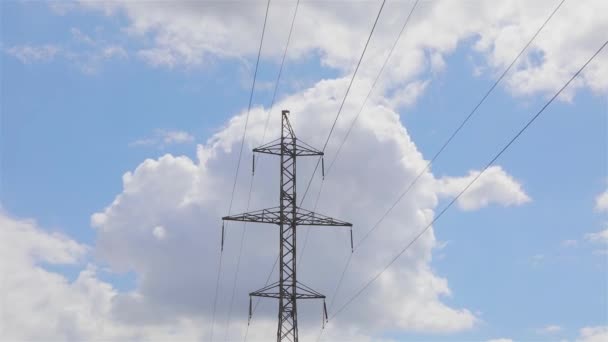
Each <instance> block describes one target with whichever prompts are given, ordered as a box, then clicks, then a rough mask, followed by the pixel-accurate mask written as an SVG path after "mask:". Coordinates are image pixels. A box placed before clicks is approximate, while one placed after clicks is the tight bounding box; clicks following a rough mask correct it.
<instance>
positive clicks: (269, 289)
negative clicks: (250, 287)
mask: <svg viewBox="0 0 608 342" xmlns="http://www.w3.org/2000/svg"><path fill="white" fill-rule="evenodd" d="M296 289H297V291H296V298H297V299H325V295H323V294H321V293H319V292H317V291H315V290H313V289H311V288H310V287H308V286H306V285H304V284H302V283H301V282H299V281H297V282H296ZM249 295H250V296H252V297H266V298H280V297H281V293H280V290H279V282H275V283H272V284H270V285H267V286H265V287H263V288H261V289H259V290H257V291H254V292H251V293H249ZM289 295H290V294H284V295H283V296H289Z"/></svg>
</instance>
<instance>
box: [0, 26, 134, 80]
mask: <svg viewBox="0 0 608 342" xmlns="http://www.w3.org/2000/svg"><path fill="white" fill-rule="evenodd" d="M70 35H71V41H70V42H69V43H68V44H64V45H61V46H60V45H58V44H50V43H49V44H44V45H29V44H24V45H15V46H12V47H9V48H7V49H5V50H4V51H5V53H6V54H8V55H10V56H13V57H15V58H17V59H18V60H19V61H21V62H22V63H24V64H34V63H46V62H50V61H52V60H54V59H58V58H62V59H63V60H66V61H69V62H70V63H71V64H72V65H74V66H76V67H77V68H78V69H79V70H80V71H81V72H83V73H84V74H87V75H92V74H96V73H98V72H99V70H100V69H101V67H102V65H103V63H104V62H105V61H108V60H111V59H125V58H128V57H129V54H128V52H127V50H125V48H123V47H122V46H120V45H117V44H114V43H109V42H107V41H105V40H101V39H95V38H93V37H91V36H89V35H87V34H86V33H84V32H82V31H81V30H80V29H78V28H74V27H73V28H71V29H70Z"/></svg>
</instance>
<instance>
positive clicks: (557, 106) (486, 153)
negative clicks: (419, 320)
mask: <svg viewBox="0 0 608 342" xmlns="http://www.w3.org/2000/svg"><path fill="white" fill-rule="evenodd" d="M550 7H551V5H549V7H546V8H550ZM1 12H2V37H1V38H2V43H1V47H2V50H3V51H2V54H0V58H1V63H2V64H1V77H0V78H1V82H2V85H1V103H2V104H1V140H0V146H1V158H2V160H1V164H2V165H1V167H2V169H1V197H0V203H1V206H2V209H3V211H5V213H7V214H9V215H10V216H12V217H17V218H24V219H25V218H31V219H34V220H36V222H37V224H38V225H39V226H40V227H44V228H41V229H46V230H48V231H54V232H61V233H63V234H65V235H66V236H68V237H69V238H71V239H73V240H75V241H77V242H78V243H81V244H84V245H87V246H96V241H97V235H96V234H97V231H96V230H95V229H93V228H92V227H91V215H92V214H94V213H96V212H101V211H103V210H104V208H106V207H107V206H109V205H110V204H111V203H112V201H113V200H114V198H115V197H116V196H117V195H118V194H120V193H121V192H122V191H123V180H122V176H123V174H124V173H125V172H128V171H133V170H135V169H136V168H137V167H138V165H140V164H141V163H142V162H143V161H144V160H145V159H147V158H151V159H157V158H159V157H161V156H162V155H165V154H167V153H169V154H172V155H174V156H178V155H185V156H188V157H189V158H191V159H195V158H196V157H197V154H196V144H205V142H206V141H207V140H208V139H210V138H212V137H213V136H214V134H216V133H217V132H219V131H221V130H223V129H225V127H227V126H228V122H229V120H230V119H231V118H232V117H233V116H234V115H236V114H238V113H239V112H241V111H243V110H244V109H246V107H247V100H248V96H249V84H250V79H251V74H252V71H253V70H252V68H253V64H254V63H255V56H254V55H252V54H244V56H243V58H233V57H228V58H224V57H221V56H212V57H210V58H209V59H207V61H208V63H203V64H202V65H177V66H173V67H164V66H154V65H151V64H150V63H146V62H145V61H144V60H142V59H141V58H139V57H138V55H137V54H136V53H135V52H136V51H138V50H139V49H141V48H142V47H144V46H149V45H150V44H153V43H151V42H152V41H154V37H153V36H154V35H155V34H158V33H155V32H154V31H151V32H149V33H148V34H147V35H144V36H133V35H129V34H127V33H125V27H126V26H128V25H129V24H130V23H131V21H132V20H133V18H132V17H130V16H129V15H127V14H125V13H122V12H120V11H119V12H117V13H114V14H112V15H105V14H103V13H102V12H101V11H97V10H90V9H87V10H83V9H71V10H68V11H67V12H66V13H58V12H57V10H56V9H52V8H51V7H50V6H48V5H47V4H45V3H42V2H17V1H8V2H3V3H2V7H1ZM542 13H544V12H542ZM370 16H371V13H370ZM541 16H542V15H541ZM556 20H559V18H556ZM80 35H82V36H86V37H89V38H91V39H92V40H94V42H86V41H85V40H83V38H82V37H81V36H80ZM79 37H80V38H79ZM542 38H543V36H540V37H539V40H540V39H542ZM545 38H546V36H545ZM476 41H477V40H476V39H474V38H473V39H464V40H462V41H461V42H460V43H459V45H458V47H457V48H456V49H454V50H452V51H449V52H446V53H445V54H444V59H445V68H443V69H442V70H440V71H437V72H436V71H433V70H430V69H426V70H425V71H423V72H422V73H418V74H417V77H418V78H420V79H425V80H430V82H429V83H428V86H427V87H426V88H425V90H424V91H423V92H422V93H421V94H420V95H419V96H418V97H417V99H416V101H415V103H413V104H411V105H408V106H401V107H399V108H397V110H398V113H399V114H400V121H401V123H402V124H403V125H404V126H405V127H406V128H407V132H408V133H409V135H410V136H411V138H412V140H413V142H414V143H415V145H416V147H417V148H418V149H419V150H420V151H421V153H422V154H423V156H424V157H425V158H427V159H428V158H430V157H431V156H432V155H433V154H434V153H435V152H436V151H437V149H438V148H439V147H440V146H441V144H442V143H443V141H445V139H446V138H447V137H448V136H449V134H451V132H452V131H453V129H454V128H455V127H456V126H457V125H458V124H459V122H460V121H461V120H462V119H463V118H464V117H465V116H466V115H467V114H468V112H469V111H470V110H471V108H473V107H474V105H475V104H476V102H477V101H478V100H479V99H480V98H481V96H482V95H483V93H484V92H485V91H486V89H488V87H490V86H491V84H492V83H493V82H494V79H495V77H496V73H493V72H485V73H481V74H480V75H476V72H475V70H476V68H477V67H478V66H479V65H480V64H483V63H486V62H485V61H486V58H487V56H486V54H485V53H483V52H480V51H478V50H476V48H475V43H476ZM597 42H599V41H598V40H597V39H596V40H595V41H593V43H595V44H591V45H592V46H596V48H597V46H598V44H597ZM45 45H53V46H59V47H60V49H61V51H62V52H60V53H56V54H55V55H53V56H50V57H48V58H46V57H44V58H42V57H41V58H38V59H34V60H31V61H24V60H22V59H20V58H17V57H16V56H15V54H14V53H11V52H10V49H11V48H12V47H15V46H38V47H40V46H45ZM104 46H105V47H106V48H107V47H109V46H121V47H122V48H123V49H124V51H125V54H126V55H122V54H119V53H117V54H115V55H111V56H105V57H102V56H101V55H99V54H100V53H102V51H103V48H104ZM320 49H321V48H320ZM352 51H353V52H352V54H353V55H356V54H357V53H358V52H356V51H359V50H358V48H353V49H352ZM70 54H71V55H70ZM66 56H71V57H66ZM603 56H604V58H603V59H598V62H604V63H605V62H606V58H605V56H606V53H604V55H603ZM322 59H323V53H321V52H316V53H310V54H308V55H306V56H304V57H302V58H300V59H298V60H288V61H287V64H286V66H285V71H284V75H283V81H282V86H281V87H280V92H279V97H280V98H285V96H287V95H289V94H293V93H297V92H300V91H303V90H305V89H306V88H308V87H312V86H314V85H315V83H316V82H317V81H318V80H321V79H333V78H337V77H340V76H342V75H343V74H344V71H343V70H340V68H337V67H334V66H330V65H327V63H323V62H322ZM278 62H279V61H278V60H277V59H273V58H266V59H264V60H263V62H262V63H261V65H260V74H259V78H258V84H261V85H262V86H261V88H262V89H257V91H256V92H255V97H254V104H255V105H256V106H259V105H262V106H268V105H269V102H270V97H271V89H272V88H271V87H270V85H272V84H273V82H274V79H275V77H276V72H277V68H278ZM363 66H365V64H364V65H363ZM603 70H605V69H603ZM391 73H392V71H391ZM604 76H606V75H604ZM549 94H551V92H549V91H535V92H530V93H528V94H523V95H522V94H514V91H513V90H512V89H510V88H508V87H507V86H505V85H503V86H501V87H499V88H497V89H496V91H494V93H493V94H492V95H491V97H490V98H488V100H487V101H486V102H485V103H484V104H483V106H482V107H481V108H480V110H479V111H478V113H477V114H476V116H475V117H474V118H473V119H472V120H471V122H470V123H469V124H468V125H467V126H466V127H465V128H464V129H463V131H462V132H461V133H460V135H459V136H458V137H457V138H456V139H455V140H454V141H453V143H452V144H450V145H449V147H448V148H447V149H446V150H445V152H444V153H443V154H442V155H441V157H440V158H439V159H438V160H437V162H436V163H435V164H434V165H433V167H432V170H433V174H434V175H435V177H437V178H441V177H444V176H463V175H466V174H467V173H468V172H469V171H470V170H479V169H480V168H482V167H483V165H485V163H486V162H487V161H488V160H489V159H490V158H491V157H492V156H493V155H494V154H495V153H496V152H497V151H498V150H499V149H500V148H501V147H502V145H503V144H504V143H506V142H507V141H508V140H509V139H510V138H511V136H512V135H513V134H514V133H516V132H517V130H518V129H519V128H520V127H521V126H522V125H523V124H525V122H526V121H527V120H528V118H529V117H531V115H533V114H534V113H535V112H536V111H537V110H538V109H539V108H540V107H541V106H542V105H543V104H544V103H545V102H546V101H547V99H548V97H549ZM328 115H333V114H328ZM300 120H301V119H300ZM178 131H179V132H185V133H187V134H188V135H189V136H190V137H192V138H191V139H186V141H183V143H177V142H167V143H165V144H163V143H159V142H158V141H159V139H160V140H162V139H163V137H166V135H163V134H165V133H166V132H178ZM319 134H321V135H323V134H325V133H319ZM607 137H608V97H607V96H606V88H603V90H602V89H600V90H597V89H591V88H590V87H588V86H581V87H580V88H579V89H578V90H577V91H576V94H575V95H574V97H573V98H572V100H571V101H557V102H555V103H553V104H552V105H551V106H550V107H549V108H548V110H547V111H546V112H545V113H544V114H543V116H542V117H541V118H540V119H539V120H538V121H537V122H535V124H534V125H533V126H532V127H530V129H529V130H528V131H526V133H525V134H524V135H523V136H522V137H521V138H520V139H519V140H518V141H517V142H516V144H515V145H513V146H512V147H511V148H510V149H509V151H508V152H506V153H505V154H504V155H503V156H502V157H501V158H500V160H499V161H498V164H499V165H500V166H502V167H503V168H504V169H505V170H506V171H507V172H508V174H509V175H510V176H511V177H513V178H514V179H516V180H517V181H518V182H519V183H520V184H521V186H522V188H523V189H524V190H525V193H526V194H527V195H528V196H529V197H530V198H531V201H530V202H529V203H525V204H522V205H517V206H502V205H496V204H495V205H490V206H489V207H487V208H483V209H481V210H474V211H466V210H459V209H458V208H456V207H455V208H452V209H450V211H448V212H447V213H446V215H445V216H444V217H442V218H441V219H440V220H439V221H438V222H437V224H436V225H435V226H434V230H435V235H436V237H437V240H438V241H443V242H447V245H446V246H445V247H443V248H440V249H436V250H435V251H434V253H433V261H432V262H431V263H430V267H431V268H432V270H433V272H434V273H435V274H436V275H438V276H440V277H444V278H446V279H447V280H448V281H449V288H450V291H451V293H452V295H451V296H449V297H445V298H443V299H442V302H444V303H445V304H447V305H448V306H453V307H458V308H467V309H469V310H471V311H472V312H473V313H474V314H475V315H476V316H477V317H478V319H479V322H478V323H477V324H476V325H475V327H473V328H472V329H467V330H464V331H459V332H450V333H439V334H437V333H433V332H415V331H407V330H405V331H404V330H402V329H399V328H390V327H389V328H386V329H385V330H384V331H383V333H381V334H380V335H382V336H384V337H389V338H394V339H397V340H410V339H414V340H420V341H427V340H429V341H445V340H452V341H469V340H487V339H491V338H499V337H504V338H511V339H513V340H516V341H532V340H534V341H536V340H556V339H568V340H574V339H576V338H577V337H580V335H581V332H580V329H582V328H583V327H589V326H605V325H607V324H608V316H607V304H608V292H607V290H606V289H607V288H608V281H607V277H606V274H607V267H608V260H607V259H606V258H607V256H606V254H605V250H606V246H605V244H604V243H602V242H600V243H597V242H594V241H592V240H590V239H589V238H587V239H586V238H585V236H589V235H588V234H592V233H597V232H600V231H602V230H604V229H606V222H607V216H606V212H602V211H601V210H596V209H594V208H595V207H596V198H597V197H598V196H599V195H600V194H601V193H603V192H604V191H606V189H607V186H608V177H607V174H608V169H607V165H608V147H607ZM145 139H148V140H149V142H148V143H144V144H139V145H138V144H136V143H135V144H134V142H136V141H138V140H145ZM248 156H249V155H247V156H246V157H245V159H244V165H245V167H244V168H245V169H247V168H248V167H249V158H248ZM341 158H345V157H344V156H342V157H341ZM232 160H234V158H232V159H231V161H232ZM339 162H342V160H340V161H339ZM351 162H352V161H351ZM345 163H347V164H348V163H349V162H348V161H345ZM232 165H234V163H232ZM232 172H233V171H229V173H230V176H227V177H232ZM247 175H248V170H247V172H243V173H242V174H241V178H242V179H243V180H245V179H246V177H247ZM370 177H373V175H370ZM243 184H244V183H243ZM237 196H241V197H243V196H246V189H245V187H241V188H239V189H238V192H237ZM374 201H376V202H382V203H379V204H378V206H379V208H386V207H387V206H388V205H389V203H390V198H389V196H386V198H377V199H374ZM447 203H448V200H447V199H445V198H444V199H442V200H441V201H440V202H439V204H438V208H442V207H443V206H444V205H446V204H447ZM309 205H310V206H312V204H309ZM371 220H373V218H371ZM211 238H215V237H210V239H211ZM569 240H570V241H571V242H570V243H568V242H566V241H569ZM572 241H575V242H572ZM250 243H253V242H250ZM92 248H94V247H92ZM602 251H603V252H602ZM87 260H88V261H87V262H85V264H86V263H99V265H104V264H105V263H106V262H105V261H104V260H103V257H99V256H98V255H97V254H96V253H95V252H93V253H92V254H91V255H90V256H88V257H87ZM83 265H84V264H83V263H79V264H76V265H67V266H65V265H63V266H62V265H49V266H48V267H47V270H50V271H53V272H58V273H59V274H63V275H64V276H66V277H67V278H68V279H70V280H71V281H74V280H75V279H76V278H77V276H78V274H79V272H80V270H81V269H82V268H83ZM263 266H266V265H263ZM45 267H46V266H45ZM210 267H211V266H210ZM256 267H257V266H256ZM260 268H263V269H264V272H266V268H268V267H262V266H260ZM98 276H99V278H100V279H102V280H103V281H106V282H109V283H110V284H112V285H113V286H114V287H116V288H117V289H119V290H122V291H131V290H136V289H137V286H138V284H139V283H138V281H137V280H136V279H137V277H138V276H137V272H133V271H130V272H125V273H123V274H118V275H117V274H113V273H100V274H99V275H98ZM364 278H366V277H364ZM226 291H227V292H228V290H226ZM244 291H246V289H243V292H244ZM367 295H369V296H373V295H374V294H373V293H368V294H367ZM241 314H243V315H244V313H242V312H238V313H235V315H241ZM549 325H556V326H559V327H560V331H559V332H557V333H556V334H548V333H541V332H540V330H542V329H543V328H544V327H547V326H549ZM220 330H223V328H220Z"/></svg>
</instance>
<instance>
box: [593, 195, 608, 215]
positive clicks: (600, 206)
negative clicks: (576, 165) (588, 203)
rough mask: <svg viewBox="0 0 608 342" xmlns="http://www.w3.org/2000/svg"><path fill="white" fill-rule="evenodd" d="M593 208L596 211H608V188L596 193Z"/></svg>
mask: <svg viewBox="0 0 608 342" xmlns="http://www.w3.org/2000/svg"><path fill="white" fill-rule="evenodd" d="M595 210H596V211H598V212H608V190H606V191H604V192H602V193H601V194H599V195H597V197H596V198H595Z"/></svg>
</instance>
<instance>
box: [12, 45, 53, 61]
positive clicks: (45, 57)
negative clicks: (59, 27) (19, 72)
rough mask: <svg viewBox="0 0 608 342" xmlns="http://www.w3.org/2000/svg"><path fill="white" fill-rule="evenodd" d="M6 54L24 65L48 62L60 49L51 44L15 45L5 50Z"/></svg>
mask: <svg viewBox="0 0 608 342" xmlns="http://www.w3.org/2000/svg"><path fill="white" fill-rule="evenodd" d="M5 51H6V53H7V54H9V55H10V56H13V57H15V58H17V59H18V60H20V61H21V62H22V63H24V64H31V63H34V62H49V61H51V60H52V59H53V58H54V57H55V56H56V55H57V54H58V53H59V52H60V51H61V49H60V48H59V47H58V46H56V45H52V44H46V45H41V46H34V45H16V46H13V47H10V48H8V49H6V50H5Z"/></svg>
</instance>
